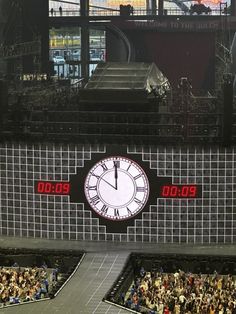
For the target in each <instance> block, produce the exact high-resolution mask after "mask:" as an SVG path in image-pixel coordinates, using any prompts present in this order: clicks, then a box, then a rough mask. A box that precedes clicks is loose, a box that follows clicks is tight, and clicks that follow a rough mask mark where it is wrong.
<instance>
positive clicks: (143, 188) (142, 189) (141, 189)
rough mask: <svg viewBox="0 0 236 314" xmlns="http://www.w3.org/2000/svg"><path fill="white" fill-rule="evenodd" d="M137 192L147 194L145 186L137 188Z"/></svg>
mask: <svg viewBox="0 0 236 314" xmlns="http://www.w3.org/2000/svg"><path fill="white" fill-rule="evenodd" d="M136 191H137V192H145V191H146V188H145V187H144V186H137V188H136Z"/></svg>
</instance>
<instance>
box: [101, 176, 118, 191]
mask: <svg viewBox="0 0 236 314" xmlns="http://www.w3.org/2000/svg"><path fill="white" fill-rule="evenodd" d="M101 180H103V181H104V182H106V183H107V184H108V185H110V186H111V187H112V188H113V189H116V187H115V186H114V185H112V184H111V183H110V182H108V181H107V180H105V179H103V178H101Z"/></svg>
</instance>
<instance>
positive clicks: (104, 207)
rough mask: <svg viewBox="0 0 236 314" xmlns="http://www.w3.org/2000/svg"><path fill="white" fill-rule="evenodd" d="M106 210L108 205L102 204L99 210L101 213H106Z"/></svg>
mask: <svg viewBox="0 0 236 314" xmlns="http://www.w3.org/2000/svg"><path fill="white" fill-rule="evenodd" d="M107 211H108V206H106V205H103V206H102V208H101V212H102V213H103V214H107Z"/></svg>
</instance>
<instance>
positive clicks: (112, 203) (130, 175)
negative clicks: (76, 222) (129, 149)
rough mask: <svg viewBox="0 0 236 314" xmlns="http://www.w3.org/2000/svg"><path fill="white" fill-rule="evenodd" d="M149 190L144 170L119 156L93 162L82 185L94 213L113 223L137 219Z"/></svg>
mask: <svg viewBox="0 0 236 314" xmlns="http://www.w3.org/2000/svg"><path fill="white" fill-rule="evenodd" d="M149 190H150V189H149V182H148V178H147V176H146V174H145V172H144V170H143V169H142V168H141V167H140V166H139V165H138V164H137V163H136V162H135V161H133V160H131V159H128V158H126V157H121V156H111V157H107V158H105V159H102V160H100V161H98V162H97V163H95V164H94V166H93V167H92V168H91V169H90V170H89V172H88V174H87V176H86V178H85V183H84V192H85V196H86V198H87V201H88V203H89V204H90V206H91V208H92V209H93V210H94V211H95V212H96V214H98V215H100V216H102V217H103V218H106V219H110V220H116V221H122V220H126V219H129V218H132V217H134V216H136V215H137V214H138V213H139V212H140V211H141V210H142V209H143V208H144V206H145V204H146V202H147V200H148V197H149Z"/></svg>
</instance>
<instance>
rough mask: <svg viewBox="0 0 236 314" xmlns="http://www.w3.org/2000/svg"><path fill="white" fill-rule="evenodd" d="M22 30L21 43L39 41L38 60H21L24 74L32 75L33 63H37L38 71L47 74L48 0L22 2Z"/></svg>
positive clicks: (24, 0) (26, 0)
mask: <svg viewBox="0 0 236 314" xmlns="http://www.w3.org/2000/svg"><path fill="white" fill-rule="evenodd" d="M22 5H23V10H22V15H23V19H22V20H23V30H22V41H23V42H27V41H33V40H36V39H37V38H38V37H39V38H40V40H41V55H40V59H39V60H34V57H33V56H27V57H24V58H23V65H24V67H23V69H24V73H34V63H35V62H39V64H40V65H41V66H40V69H39V70H40V71H41V72H44V73H47V72H48V66H49V65H48V62H49V23H48V11H49V4H48V0H40V1H38V0H23V3H22Z"/></svg>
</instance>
